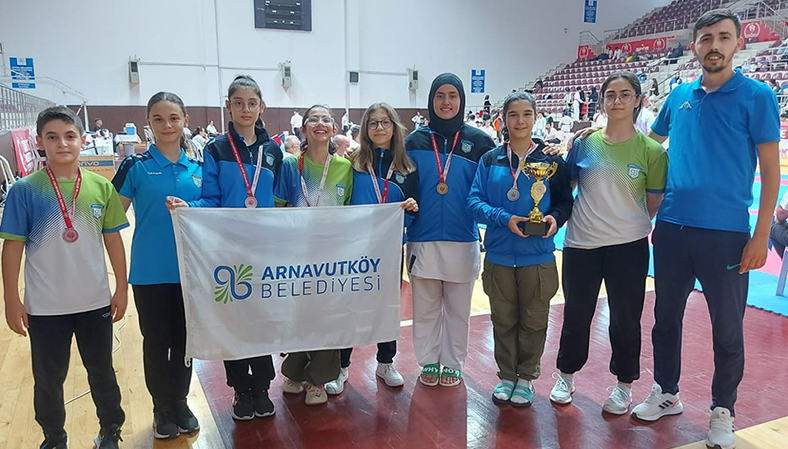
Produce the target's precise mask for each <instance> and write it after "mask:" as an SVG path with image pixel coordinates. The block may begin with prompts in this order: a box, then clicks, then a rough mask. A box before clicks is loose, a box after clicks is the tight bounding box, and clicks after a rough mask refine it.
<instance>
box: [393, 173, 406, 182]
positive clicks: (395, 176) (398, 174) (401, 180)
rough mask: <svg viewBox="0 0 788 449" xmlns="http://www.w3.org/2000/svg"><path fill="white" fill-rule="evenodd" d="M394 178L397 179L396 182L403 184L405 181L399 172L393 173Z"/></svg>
mask: <svg viewBox="0 0 788 449" xmlns="http://www.w3.org/2000/svg"><path fill="white" fill-rule="evenodd" d="M394 178H395V179H396V180H397V183H398V184H404V183H405V177H404V176H403V175H402V174H401V173H397V174H395V175H394Z"/></svg>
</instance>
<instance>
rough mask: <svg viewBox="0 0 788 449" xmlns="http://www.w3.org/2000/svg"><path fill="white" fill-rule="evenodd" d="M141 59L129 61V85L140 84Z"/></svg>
mask: <svg viewBox="0 0 788 449" xmlns="http://www.w3.org/2000/svg"><path fill="white" fill-rule="evenodd" d="M139 62H140V60H139V59H130V60H129V83H131V84H139V83H140V67H139Z"/></svg>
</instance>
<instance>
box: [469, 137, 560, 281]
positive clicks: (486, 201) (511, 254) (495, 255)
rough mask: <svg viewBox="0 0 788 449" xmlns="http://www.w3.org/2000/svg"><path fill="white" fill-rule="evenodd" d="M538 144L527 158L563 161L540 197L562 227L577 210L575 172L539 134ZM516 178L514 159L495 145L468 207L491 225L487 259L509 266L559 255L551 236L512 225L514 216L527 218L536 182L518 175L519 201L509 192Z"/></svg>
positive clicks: (483, 161)
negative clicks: (518, 231)
mask: <svg viewBox="0 0 788 449" xmlns="http://www.w3.org/2000/svg"><path fill="white" fill-rule="evenodd" d="M534 143H536V144H537V147H536V149H535V150H534V152H533V153H531V154H530V155H528V158H527V159H526V160H527V162H547V163H550V164H552V163H553V162H556V163H557V164H558V170H557V171H556V173H555V174H554V175H553V176H552V177H550V178H549V181H547V182H546V184H547V187H548V188H547V193H545V195H544V197H543V198H542V200H541V201H540V202H539V210H540V211H541V212H542V213H543V214H544V215H552V216H553V218H555V220H556V224H557V225H558V227H559V228H560V227H561V226H563V225H564V223H566V220H567V219H569V216H570V215H571V214H572V204H573V202H574V199H573V196H572V187H571V185H570V173H569V170H568V169H567V167H566V163H565V162H564V160H563V158H561V156H547V155H545V154H544V153H543V152H542V150H543V148H544V147H545V145H544V142H542V141H541V140H538V139H534ZM512 156H513V157H512V166H511V167H512V168H515V169H516V168H517V158H516V157H514V155H512ZM513 182H514V181H513V179H512V171H511V169H510V165H509V159H508V157H507V155H506V149H505V148H504V147H503V146H499V147H497V148H495V149H493V150H492V151H490V152H488V153H487V154H485V155H484V156H483V157H482V159H481V161H480V162H479V169H478V170H477V171H476V178H475V179H474V181H473V186H472V187H471V192H470V195H469V196H468V208H469V210H470V211H471V213H472V214H473V217H474V218H475V219H476V220H478V221H479V222H481V223H484V224H486V225H487V231H486V233H485V237H484V247H485V248H486V250H487V254H486V255H485V258H486V260H488V261H490V262H492V263H494V264H498V265H505V266H508V267H523V266H529V265H538V264H542V263H547V262H549V261H551V260H554V258H555V257H554V255H553V251H555V244H554V243H553V238H552V237H551V238H547V239H544V238H541V237H537V236H531V237H528V238H522V237H518V236H516V235H514V234H513V233H512V231H510V230H509V219H510V218H511V217H512V215H517V216H519V217H528V214H529V213H530V212H531V210H532V209H533V208H534V200H533V198H532V197H531V186H533V185H534V183H535V182H536V180H535V179H533V178H528V177H526V176H525V175H524V174H523V173H520V176H519V177H518V178H517V189H518V190H519V192H520V198H519V199H518V200H517V201H510V200H509V199H508V198H507V196H506V194H507V192H508V191H509V189H511V188H512V186H513Z"/></svg>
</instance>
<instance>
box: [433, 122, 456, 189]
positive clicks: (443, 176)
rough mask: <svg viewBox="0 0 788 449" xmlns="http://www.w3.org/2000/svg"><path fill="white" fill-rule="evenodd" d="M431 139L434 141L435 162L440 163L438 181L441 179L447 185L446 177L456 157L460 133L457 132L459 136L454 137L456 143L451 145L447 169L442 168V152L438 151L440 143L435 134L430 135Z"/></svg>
mask: <svg viewBox="0 0 788 449" xmlns="http://www.w3.org/2000/svg"><path fill="white" fill-rule="evenodd" d="M430 138H431V139H432V149H433V150H434V151H435V162H437V163H438V179H440V182H442V183H444V184H445V183H446V177H447V176H449V166H450V165H451V157H452V155H454V147H455V146H456V145H457V139H459V138H460V132H459V131H457V134H455V135H454V142H453V143H452V144H451V151H449V156H448V157H447V158H446V168H443V167H441V156H440V152H439V151H438V142H437V141H436V140H435V133H430Z"/></svg>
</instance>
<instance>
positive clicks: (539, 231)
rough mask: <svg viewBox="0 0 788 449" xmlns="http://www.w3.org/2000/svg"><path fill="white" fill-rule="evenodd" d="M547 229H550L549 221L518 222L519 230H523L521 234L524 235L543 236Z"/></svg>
mask: <svg viewBox="0 0 788 449" xmlns="http://www.w3.org/2000/svg"><path fill="white" fill-rule="evenodd" d="M548 229H550V223H547V222H544V221H542V222H539V223H534V222H531V221H525V222H522V223H520V230H521V231H523V234H525V235H538V236H540V237H544V236H545V235H547V230H548Z"/></svg>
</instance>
